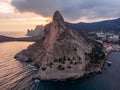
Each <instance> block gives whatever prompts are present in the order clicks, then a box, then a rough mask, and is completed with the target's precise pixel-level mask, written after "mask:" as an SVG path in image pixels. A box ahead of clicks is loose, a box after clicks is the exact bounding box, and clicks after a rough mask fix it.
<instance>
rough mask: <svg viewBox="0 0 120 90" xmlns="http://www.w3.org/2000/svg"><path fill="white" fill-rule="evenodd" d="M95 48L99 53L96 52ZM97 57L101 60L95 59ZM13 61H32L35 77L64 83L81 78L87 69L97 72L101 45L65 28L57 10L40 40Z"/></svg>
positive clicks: (99, 67) (101, 53)
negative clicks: (34, 67)
mask: <svg viewBox="0 0 120 90" xmlns="http://www.w3.org/2000/svg"><path fill="white" fill-rule="evenodd" d="M98 47H99V51H97V50H96V48H98ZM94 52H95V53H96V54H95V55H93V54H94ZM99 55H101V56H103V57H100V58H99V60H97V57H99ZM95 56H96V57H95ZM23 57H25V58H23ZM15 58H17V59H19V60H23V61H29V60H31V61H32V62H33V63H34V64H35V65H37V66H38V67H39V73H38V75H36V76H35V77H37V78H39V79H41V80H65V79H70V78H80V77H82V76H84V75H85V74H86V73H89V71H90V70H91V71H90V72H97V71H100V70H101V66H100V65H101V63H102V62H101V59H104V53H103V52H102V46H101V45H100V44H98V43H96V42H94V41H91V42H90V41H89V40H86V39H85V38H84V37H83V36H82V35H81V34H80V33H79V32H77V31H76V30H72V29H70V28H69V27H67V26H66V25H65V22H64V19H63V17H62V15H61V14H60V13H59V12H58V11H56V12H55V14H54V16H53V21H52V22H51V23H50V24H48V25H46V26H45V30H44V37H43V38H42V39H41V41H40V42H36V43H35V44H33V45H31V46H29V47H28V49H27V50H23V51H21V52H20V53H18V54H16V56H15ZM92 59H94V61H93V62H92ZM92 64H95V65H96V68H97V69H94V68H95V67H94V66H93V67H92ZM89 66H90V67H91V69H90V70H89V69H88V68H89ZM86 67H87V68H86ZM92 69H94V71H93V70H92Z"/></svg>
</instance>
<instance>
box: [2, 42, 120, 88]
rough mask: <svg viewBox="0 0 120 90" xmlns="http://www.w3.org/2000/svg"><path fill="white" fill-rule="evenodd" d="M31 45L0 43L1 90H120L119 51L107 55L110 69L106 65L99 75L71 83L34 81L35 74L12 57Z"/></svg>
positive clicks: (27, 65) (25, 43)
mask: <svg viewBox="0 0 120 90" xmlns="http://www.w3.org/2000/svg"><path fill="white" fill-rule="evenodd" d="M30 44H31V43H28V42H5V43H0V90H120V52H114V53H111V54H110V55H109V57H108V59H109V60H110V61H111V62H112V66H110V67H108V66H105V68H106V69H105V71H104V72H103V73H102V74H98V75H93V76H91V77H89V78H83V79H80V80H76V81H71V82H41V81H40V82H35V81H33V80H32V79H31V78H32V76H33V75H35V74H36V73H37V71H34V70H33V67H30V65H29V63H23V62H19V61H17V60H15V59H14V58H13V57H14V55H15V54H16V53H17V52H19V51H21V50H22V49H25V48H27V46H28V45H30Z"/></svg>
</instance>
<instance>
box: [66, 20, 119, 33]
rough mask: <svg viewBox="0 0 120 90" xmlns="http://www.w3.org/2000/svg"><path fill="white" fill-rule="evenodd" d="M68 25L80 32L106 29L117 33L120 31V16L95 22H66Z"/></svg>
mask: <svg viewBox="0 0 120 90" xmlns="http://www.w3.org/2000/svg"><path fill="white" fill-rule="evenodd" d="M66 25H67V26H68V27H70V28H72V29H75V30H78V31H80V32H92V31H105V32H109V31H110V32H111V31H114V32H115V33H118V32H120V18H119V19H114V20H106V21H101V22H94V23H82V22H81V23H76V24H72V23H68V22H66Z"/></svg>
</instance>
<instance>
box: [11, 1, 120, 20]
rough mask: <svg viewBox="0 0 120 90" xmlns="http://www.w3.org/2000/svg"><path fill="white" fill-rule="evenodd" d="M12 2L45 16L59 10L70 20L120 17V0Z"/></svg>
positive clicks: (19, 9) (20, 8) (18, 7)
mask: <svg viewBox="0 0 120 90" xmlns="http://www.w3.org/2000/svg"><path fill="white" fill-rule="evenodd" d="M11 4H12V5H13V6H14V7H15V8H16V9H17V10H18V11H20V12H34V13H37V14H40V15H42V16H45V17H47V16H50V17H51V16H52V14H53V13H54V12H55V11H56V10H59V11H60V12H61V13H62V14H64V16H65V18H66V19H67V20H69V21H78V19H80V18H84V17H85V18H86V19H90V20H94V19H101V18H118V17H120V10H119V9H120V0H12V1H11Z"/></svg>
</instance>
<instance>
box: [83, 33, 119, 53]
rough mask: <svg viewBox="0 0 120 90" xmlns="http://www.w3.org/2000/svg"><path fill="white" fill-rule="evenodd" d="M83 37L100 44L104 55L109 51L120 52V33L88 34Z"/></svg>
mask: <svg viewBox="0 0 120 90" xmlns="http://www.w3.org/2000/svg"><path fill="white" fill-rule="evenodd" d="M85 37H87V38H89V39H91V40H94V41H97V42H99V43H101V44H102V45H103V47H104V49H105V50H104V51H105V53H106V54H107V53H109V52H111V51H120V32H119V33H115V32H112V31H111V32H104V31H97V32H88V33H86V34H85Z"/></svg>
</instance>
